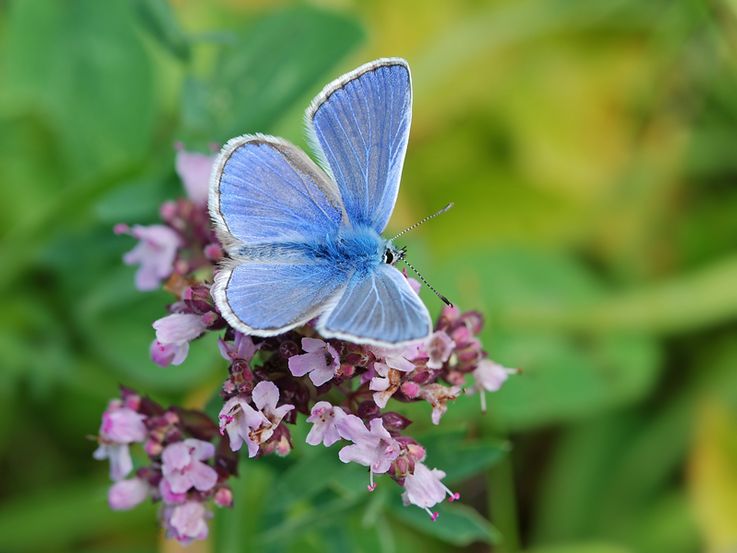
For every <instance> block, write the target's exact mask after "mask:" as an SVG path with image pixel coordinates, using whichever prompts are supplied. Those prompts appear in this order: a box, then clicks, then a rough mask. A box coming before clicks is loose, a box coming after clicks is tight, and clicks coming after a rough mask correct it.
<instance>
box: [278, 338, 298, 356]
mask: <svg viewBox="0 0 737 553" xmlns="http://www.w3.org/2000/svg"><path fill="white" fill-rule="evenodd" d="M299 352H300V349H299V346H298V345H297V343H296V342H293V341H292V340H284V341H283V342H282V343H281V344H279V355H281V356H282V357H283V358H284V359H291V358H292V357H294V356H295V355H298V354H299Z"/></svg>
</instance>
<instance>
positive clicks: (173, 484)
mask: <svg viewBox="0 0 737 553" xmlns="http://www.w3.org/2000/svg"><path fill="white" fill-rule="evenodd" d="M212 162H213V159H212V157H211V156H205V155H202V154H192V153H188V152H185V151H184V150H182V149H181V148H180V150H179V152H178V156H177V170H178V172H179V174H180V176H181V178H182V180H183V182H184V185H185V189H186V190H187V194H188V198H187V199H180V200H178V201H177V202H168V203H166V204H164V206H163V207H162V209H161V217H162V223H163V224H160V225H152V226H149V227H142V226H134V227H132V228H131V227H128V226H127V225H118V226H117V227H116V232H118V233H128V234H131V235H132V236H134V237H136V238H138V239H139V243H138V245H137V246H136V247H135V248H134V249H133V250H132V251H131V252H129V253H128V254H127V255H126V256H125V257H124V261H125V262H126V263H133V264H138V265H139V269H138V272H137V274H136V285H137V286H138V288H139V289H141V290H149V289H153V288H155V287H157V286H159V285H160V284H162V283H163V285H164V287H165V289H166V290H168V291H170V292H171V293H172V294H174V296H175V301H173V303H172V304H171V305H170V306H169V308H168V314H167V315H166V316H164V317H162V318H160V319H158V320H157V321H155V322H154V323H153V328H154V330H155V339H154V340H153V342H152V344H151V358H152V360H153V361H154V362H155V363H156V364H158V365H160V366H162V367H166V366H169V365H179V364H181V363H183V362H184V361H185V360H186V358H187V354H188V352H189V347H190V343H191V342H192V341H194V340H196V339H197V338H199V337H201V336H202V335H204V334H205V333H207V332H216V333H218V334H219V341H218V347H219V350H220V354H221V355H222V357H223V358H224V359H225V360H226V361H227V363H228V376H227V378H226V379H225V381H224V383H223V385H222V388H221V389H220V391H219V393H220V396H221V397H222V401H223V405H222V409H221V410H220V413H219V416H218V420H217V421H216V422H215V421H211V420H209V419H208V418H207V416H206V415H205V414H204V413H201V412H196V411H184V410H182V409H179V408H172V409H168V410H164V409H163V408H161V407H160V406H158V405H156V404H154V403H153V402H151V401H150V400H147V399H141V398H139V397H138V396H137V395H135V394H133V393H132V392H129V391H127V390H124V391H123V398H122V399H121V400H114V401H113V402H111V404H110V406H109V407H108V410H107V411H106V412H105V414H104V415H103V424H102V427H101V429H100V435H99V442H100V447H99V448H98V450H97V451H96V452H95V457H96V458H99V459H102V458H107V459H109V460H110V467H111V469H110V470H111V478H112V479H113V480H114V481H115V484H114V485H113V487H112V488H111V490H110V505H111V507H112V508H114V509H122V508H131V507H132V506H134V505H136V504H138V503H140V502H141V501H143V500H144V499H145V498H147V497H151V498H152V499H154V500H155V501H161V502H162V503H163V505H164V506H163V508H162V524H163V526H164V528H165V529H166V530H167V532H168V535H170V536H172V537H173V538H175V539H177V540H179V541H182V542H188V541H190V540H193V539H201V538H203V537H204V536H206V534H207V519H208V518H209V517H210V516H211V512H210V510H209V508H208V504H209V502H210V501H212V502H214V503H215V504H216V505H219V506H228V505H230V504H231V502H232V496H231V493H230V490H229V488H228V487H227V486H226V484H225V482H226V481H227V479H228V478H229V477H231V476H233V475H234V474H235V466H236V465H237V456H238V455H240V453H241V452H245V453H247V455H248V457H249V458H252V457H258V456H261V455H268V454H271V453H275V454H277V455H280V456H284V455H287V454H289V452H290V451H291V449H292V448H293V447H294V444H293V440H292V435H291V432H290V430H289V425H291V424H294V423H295V422H296V420H297V417H298V416H299V414H300V413H301V414H302V415H304V416H305V417H306V420H307V422H308V423H310V424H311V429H310V431H309V434H308V435H307V439H306V441H307V444H309V445H312V446H319V445H322V446H325V447H329V446H332V445H333V444H336V443H338V442H342V443H343V445H342V447H341V448H340V449H339V451H338V457H339V458H340V460H341V461H342V462H344V463H358V464H360V465H363V466H365V467H367V469H368V483H367V488H368V490H369V491H373V490H374V488H375V487H376V485H377V477H378V476H380V475H384V474H385V475H387V476H388V477H390V478H391V479H392V480H394V481H395V482H396V483H397V484H399V485H400V486H401V487H402V488H403V492H402V498H403V500H404V502H405V504H408V505H415V506H417V507H420V508H422V509H424V510H426V511H427V512H428V514H429V515H430V516H431V517H432V519H433V520H435V519H436V518H437V516H438V514H437V512H434V511H433V510H432V508H433V507H434V506H435V505H437V504H438V503H440V502H442V501H444V500H445V499H446V498H448V500H449V501H454V500H456V499H459V495H458V494H457V493H454V492H452V491H451V490H450V489H449V488H448V487H447V486H446V485H445V484H443V478H444V477H445V473H444V472H443V471H442V470H439V469H438V468H435V467H432V465H431V464H430V465H428V464H426V461H427V459H426V456H427V455H426V451H425V448H424V447H423V446H422V445H421V444H419V443H418V442H417V441H416V440H414V439H413V438H412V437H411V436H409V435H408V434H407V433H406V429H407V427H408V426H409V425H410V424H411V423H412V421H411V420H409V419H408V418H407V417H405V416H404V415H402V414H400V413H399V412H397V411H394V410H391V408H390V406H391V405H392V404H394V402H404V403H408V402H425V403H427V404H429V408H430V409H429V411H430V413H431V414H430V418H431V421H432V423H433V424H439V423H440V420H441V418H442V416H443V414H444V413H445V412H446V410H447V408H448V403H449V402H452V401H453V400H455V399H456V398H457V397H459V395H461V394H463V393H479V394H480V397H481V405H482V409H484V410H485V409H486V402H485V393H486V392H494V391H496V390H498V389H499V388H500V387H501V386H502V384H503V383H504V381H505V380H506V379H507V377H508V376H509V375H510V374H512V373H513V372H515V371H514V370H512V369H507V368H505V367H503V366H501V365H499V364H497V363H495V362H493V361H491V360H490V359H488V357H487V354H486V352H485V351H484V350H483V348H482V345H481V342H480V341H479V339H478V335H479V333H480V332H481V330H482V327H483V317H482V316H481V314H479V313H478V312H475V311H467V312H462V311H460V310H459V309H457V308H455V307H446V308H445V309H444V310H443V311H442V313H441V315H440V317H439V318H438V320H437V323H436V325H435V330H434V333H433V334H432V335H431V336H430V337H429V339H428V340H426V341H424V342H419V343H415V344H412V345H411V346H407V347H401V348H379V347H374V346H366V345H359V344H354V343H351V342H348V341H345V340H337V339H324V338H323V337H321V336H320V335H318V334H317V332H316V331H315V329H314V326H313V325H311V324H307V325H305V326H303V327H301V328H297V329H294V330H291V331H289V332H286V333H284V334H281V335H279V336H274V337H269V338H258V337H252V336H247V335H244V334H242V333H240V332H238V331H236V330H235V329H233V328H231V327H230V326H229V325H228V324H227V323H226V321H225V320H224V319H223V318H222V317H221V315H220V313H219V312H218V309H217V307H216V306H215V304H214V302H213V300H212V298H211V297H210V283H211V282H212V275H213V274H214V271H216V270H217V269H216V265H217V261H218V260H219V259H220V258H222V256H223V250H222V248H221V247H220V245H219V243H218V242H217V239H216V237H215V236H214V234H213V232H212V230H211V229H210V227H209V224H208V216H207V208H206V205H205V202H206V197H207V185H208V177H209V172H210V168H211V165H212ZM405 276H406V275H405ZM409 281H410V284H411V285H412V287H413V288H414V289H415V291H418V290H419V284H418V283H417V282H416V281H414V280H413V279H409ZM390 400H391V401H392V403H390ZM185 414H186V416H184V415H185ZM218 436H220V437H219V438H218ZM216 439H217V440H218V441H217V443H218V445H217V447H216V446H215V445H213V441H214V440H216ZM133 443H142V444H143V449H144V451H145V452H146V454H147V455H148V459H149V464H148V465H146V466H143V467H142V468H139V469H138V470H137V471H136V473H135V474H136V476H135V477H134V478H130V479H127V480H126V479H124V478H125V477H126V476H127V475H128V474H130V472H131V471H132V470H133V463H132V461H131V456H130V453H129V446H130V445H131V444H133ZM431 467H432V468H431Z"/></svg>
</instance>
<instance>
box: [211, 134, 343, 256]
mask: <svg viewBox="0 0 737 553" xmlns="http://www.w3.org/2000/svg"><path fill="white" fill-rule="evenodd" d="M209 208H210V216H211V217H212V219H213V221H214V223H215V228H216V230H217V233H218V237H219V238H220V240H221V242H222V243H223V245H224V246H225V248H226V250H227V251H228V253H230V254H237V253H238V252H239V249H240V247H241V246H243V245H248V246H255V245H263V244H273V243H283V242H293V243H294V242H304V241H306V240H309V239H311V238H317V237H324V236H325V234H326V233H337V231H338V228H339V226H340V224H341V221H342V220H343V219H344V210H343V204H342V202H341V201H340V194H339V191H338V188H337V187H336V185H335V183H333V182H332V181H331V180H330V179H329V178H328V177H327V175H325V174H324V172H323V171H322V170H321V169H320V168H319V167H318V166H317V165H315V163H313V162H312V160H310V159H309V158H308V157H307V155H306V154H305V153H304V152H303V151H302V150H300V149H299V148H297V147H296V146H293V145H292V144H289V143H288V142H286V141H284V140H281V139H279V138H276V137H273V136H266V135H259V134H256V135H244V136H240V137H237V138H234V139H232V140H230V141H229V142H228V143H227V144H226V145H225V146H224V147H223V149H222V151H221V152H220V156H219V157H218V159H217V161H216V163H215V169H214V171H213V175H212V178H211V180H210V198H209Z"/></svg>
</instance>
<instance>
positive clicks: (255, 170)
mask: <svg viewBox="0 0 737 553" xmlns="http://www.w3.org/2000/svg"><path fill="white" fill-rule="evenodd" d="M411 118H412V82H411V77H410V70H409V66H408V64H407V62H406V61H405V60H403V59H400V58H383V59H379V60H376V61H372V62H370V63H367V64H365V65H362V66H361V67H359V68H357V69H355V70H354V71H351V72H350V73H347V74H345V75H343V76H342V77H339V78H338V79H336V80H334V81H333V82H331V83H330V84H328V85H327V86H326V87H325V88H324V89H323V90H322V92H321V93H320V94H319V95H318V96H317V97H316V98H315V99H314V100H313V101H312V103H311V104H310V106H309V108H308V109H307V111H306V113H305V123H306V126H307V133H308V139H309V142H310V143H311V145H312V147H313V149H314V152H315V153H316V156H317V157H318V160H319V165H318V164H317V163H315V162H313V161H312V160H311V159H310V158H309V157H308V156H307V154H305V153H304V152H303V151H302V150H300V149H299V148H297V147H296V146H294V145H292V144H290V143H289V142H287V141H285V140H283V139H281V138H277V137H274V136H267V135H263V134H247V135H243V136H239V137H236V138H233V139H231V140H230V141H228V143H227V144H226V145H225V146H224V147H223V149H222V151H221V152H220V154H219V156H218V158H217V160H216V162H215V166H214V169H213V173H212V177H211V181H210V194H209V209H210V215H211V217H212V220H213V221H214V224H215V228H216V231H217V234H218V237H219V238H220V240H221V242H222V244H223V246H224V248H225V250H226V252H227V253H228V255H229V259H227V260H226V261H224V262H223V263H222V265H221V267H220V268H219V270H218V272H217V273H216V274H215V279H214V283H213V286H212V296H213V298H214V300H215V303H216V305H217V307H218V308H219V309H220V312H221V313H222V315H223V317H224V318H225V319H226V321H228V323H229V324H230V325H231V326H232V327H233V328H235V329H237V330H239V331H241V332H243V333H246V334H250V335H256V336H274V335H277V334H281V333H283V332H286V331H287V330H290V329H292V328H295V327H297V326H301V325H303V324H305V323H306V322H308V321H310V320H312V319H315V318H317V325H316V328H317V330H318V332H319V333H320V334H321V335H322V336H323V337H326V338H339V339H344V340H348V341H352V342H355V343H362V344H370V345H376V346H384V347H386V346H396V345H403V344H406V343H410V342H413V341H416V340H421V339H424V338H427V337H428V336H429V335H430V333H431V332H432V322H431V319H430V315H429V313H428V310H427V308H426V307H425V305H424V304H423V303H422V301H421V300H420V298H419V296H418V295H417V294H416V293H415V292H414V291H413V290H412V288H411V287H410V285H409V282H408V281H407V279H406V278H405V276H404V275H403V274H402V273H401V272H400V271H399V270H398V269H397V268H396V267H395V266H394V265H395V263H396V262H397V261H399V260H401V259H403V257H404V253H405V250H404V249H403V248H402V249H400V248H397V247H396V246H394V244H393V242H392V241H391V240H389V239H386V238H383V237H382V236H381V233H382V232H383V231H384V228H385V227H386V225H387V222H388V221H389V218H390V216H391V214H392V211H393V210H394V204H395V203H396V199H397V193H398V191H399V181H400V177H401V173H402V166H403V164H404V157H405V152H406V150H407V141H408V138H409V130H410V121H411Z"/></svg>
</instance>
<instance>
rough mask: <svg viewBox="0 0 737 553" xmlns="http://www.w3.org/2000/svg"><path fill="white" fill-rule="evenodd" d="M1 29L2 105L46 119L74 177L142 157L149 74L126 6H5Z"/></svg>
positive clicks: (80, 0)
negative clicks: (3, 35) (3, 45)
mask: <svg viewBox="0 0 737 553" xmlns="http://www.w3.org/2000/svg"><path fill="white" fill-rule="evenodd" d="M5 30H6V32H7V41H6V48H5V51H4V53H5V60H4V61H5V64H4V68H5V71H3V78H2V80H3V82H4V87H7V89H6V92H5V95H4V100H5V102H4V103H5V104H6V107H7V108H9V109H12V110H15V111H19V110H30V111H32V112H36V113H40V114H42V115H43V116H44V117H47V118H48V120H49V121H50V122H51V124H52V126H53V128H54V131H55V133H56V135H57V137H58V143H59V147H60V150H61V151H62V154H63V156H64V158H65V160H66V162H67V166H68V167H69V168H70V170H71V172H72V174H73V175H74V176H75V178H77V179H85V178H88V177H90V176H92V175H95V174H97V173H98V172H100V171H106V172H107V171H112V170H116V169H118V168H120V167H122V166H125V165H127V164H129V163H130V160H131V159H136V158H142V157H143V156H144V155H145V154H146V152H147V151H148V149H149V147H150V144H151V142H150V139H151V135H152V131H153V125H154V109H155V100H154V91H153V71H152V67H151V63H150V59H149V56H148V54H147V52H146V50H145V48H144V46H143V43H142V40H141V37H140V35H139V34H138V32H137V30H136V25H135V18H134V16H133V13H132V6H131V4H130V3H129V2H126V1H125V0H110V1H109V2H103V3H101V2H97V1H96V0H69V1H68V2H64V3H63V4H60V3H51V4H49V3H48V2H44V1H38V0H28V1H23V2H13V3H12V4H11V8H10V10H9V13H8V19H7V22H6V29H5ZM130 83H135V86H130Z"/></svg>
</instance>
